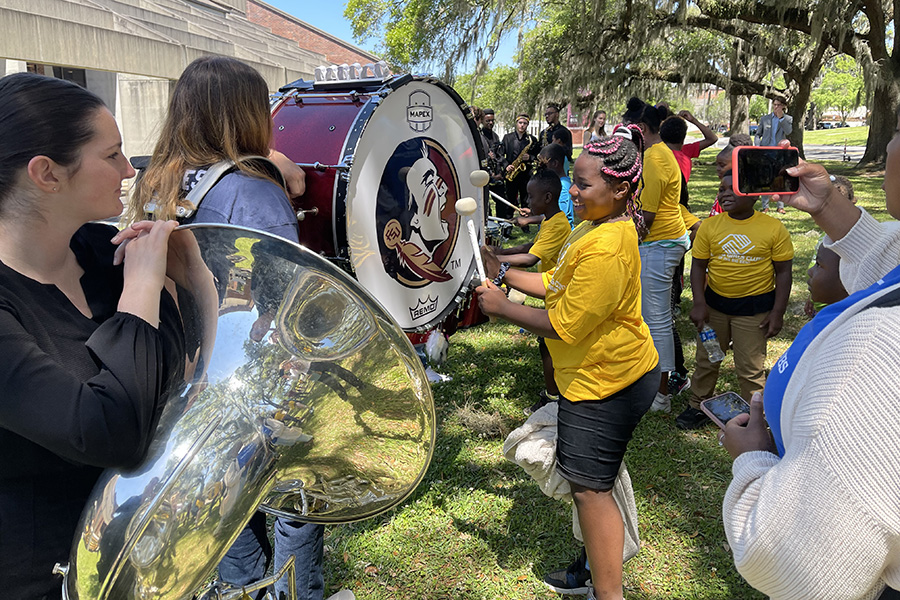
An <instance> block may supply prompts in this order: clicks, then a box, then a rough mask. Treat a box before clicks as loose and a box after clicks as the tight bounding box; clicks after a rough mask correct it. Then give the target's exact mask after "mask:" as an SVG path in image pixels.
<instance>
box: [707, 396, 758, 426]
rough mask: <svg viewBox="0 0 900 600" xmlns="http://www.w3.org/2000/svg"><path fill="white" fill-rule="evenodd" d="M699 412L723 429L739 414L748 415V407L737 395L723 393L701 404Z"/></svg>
mask: <svg viewBox="0 0 900 600" xmlns="http://www.w3.org/2000/svg"><path fill="white" fill-rule="evenodd" d="M700 410H702V411H703V412H704V413H706V416H708V417H709V418H710V419H712V422H713V423H715V424H716V425H718V426H719V428H720V429H725V425H726V424H727V423H728V421H730V420H731V419H733V418H734V417H736V416H738V415H739V414H741V413H747V414H750V405H749V404H747V402H746V401H745V400H744V399H743V398H741V396H740V395H739V394H736V393H734V392H725V393H724V394H720V395H718V396H714V397H712V398H709V399H708V400H704V401H703V402H701V403H700Z"/></svg>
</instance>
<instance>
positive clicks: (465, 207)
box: [456, 171, 484, 217]
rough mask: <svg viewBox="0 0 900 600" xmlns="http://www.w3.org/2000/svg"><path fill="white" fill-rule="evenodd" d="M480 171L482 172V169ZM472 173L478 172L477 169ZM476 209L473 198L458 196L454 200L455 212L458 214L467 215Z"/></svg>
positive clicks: (472, 213) (473, 212) (470, 214)
mask: <svg viewBox="0 0 900 600" xmlns="http://www.w3.org/2000/svg"><path fill="white" fill-rule="evenodd" d="M481 172H482V173H484V171H481ZM472 173H473V174H474V173H478V171H473V172H472ZM477 210H478V203H477V202H475V198H460V199H459V200H457V201H456V214H458V215H462V216H464V217H469V216H472V215H474V214H475V211H477Z"/></svg>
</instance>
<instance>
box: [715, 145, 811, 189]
mask: <svg viewBox="0 0 900 600" xmlns="http://www.w3.org/2000/svg"><path fill="white" fill-rule="evenodd" d="M799 162H800V151H799V150H797V149H796V148H793V147H787V148H782V147H780V146H738V147H737V148H735V149H734V151H733V152H732V153H731V170H732V174H733V181H734V183H733V187H734V193H735V194H736V195H738V196H769V195H772V194H778V195H781V196H784V195H790V194H796V193H797V190H799V189H800V180H799V179H798V178H797V177H794V176H793V175H788V174H787V169H788V168H790V167H796V166H797V165H798V164H799Z"/></svg>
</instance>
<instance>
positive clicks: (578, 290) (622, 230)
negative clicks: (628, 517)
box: [476, 126, 659, 599]
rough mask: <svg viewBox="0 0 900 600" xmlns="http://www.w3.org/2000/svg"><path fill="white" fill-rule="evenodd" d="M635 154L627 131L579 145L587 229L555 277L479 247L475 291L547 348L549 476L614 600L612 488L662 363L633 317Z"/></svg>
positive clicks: (636, 312) (637, 314)
mask: <svg viewBox="0 0 900 600" xmlns="http://www.w3.org/2000/svg"><path fill="white" fill-rule="evenodd" d="M642 150H643V138H642V136H641V133H640V129H639V128H637V127H635V126H627V127H626V126H620V127H618V128H617V129H616V131H615V133H614V134H613V135H612V136H611V137H609V138H605V139H603V140H600V141H598V142H595V143H591V144H588V145H587V146H586V147H585V148H584V151H583V152H582V154H581V155H580V156H579V157H578V160H576V161H575V169H574V175H573V178H572V182H573V184H572V187H571V189H570V194H571V196H572V201H573V207H574V209H575V214H576V215H577V216H579V217H580V218H581V219H582V221H584V222H583V223H581V224H580V225H579V226H578V227H576V228H575V230H574V231H573V232H572V234H571V235H570V236H569V238H568V239H567V240H566V242H565V244H564V245H563V248H562V250H561V251H560V255H559V261H558V263H557V266H556V268H555V269H552V270H550V271H548V272H546V273H529V272H526V271H518V270H512V271H507V270H506V269H505V268H503V267H502V266H501V265H500V263H499V261H498V259H497V258H496V257H495V256H494V255H493V253H491V252H490V250H489V249H484V250H483V254H484V257H485V268H486V270H487V272H488V273H489V274H490V276H495V275H496V276H497V277H496V279H495V280H494V284H490V283H488V284H487V285H482V286H480V287H479V288H478V289H477V290H476V293H477V294H478V302H479V304H480V306H481V310H482V311H484V312H485V313H486V314H488V315H491V316H497V317H501V318H503V319H505V320H507V321H509V322H511V323H514V324H516V325H519V326H520V327H524V328H526V329H529V330H530V331H532V332H534V333H536V334H538V335H541V336H543V337H544V338H545V339H546V341H547V346H548V348H549V349H550V354H551V355H552V357H553V364H554V367H555V371H556V373H555V374H556V383H557V384H558V385H559V389H560V399H559V428H558V440H557V449H556V457H557V463H558V464H557V469H558V471H559V473H560V475H562V476H563V477H564V478H565V479H566V480H567V481H568V482H569V484H570V485H571V487H572V497H573V499H574V501H575V505H576V506H577V507H578V517H579V521H580V524H581V529H582V532H583V533H584V543H585V548H586V550H587V557H588V563H589V564H590V572H591V580H592V581H593V586H594V590H595V593H596V597H597V598H604V599H613V598H614V599H621V598H622V548H623V545H624V527H623V524H622V517H621V515H620V513H619V509H618V508H617V506H616V503H615V501H614V500H613V498H612V494H611V491H612V487H613V483H614V482H615V479H616V475H617V474H618V472H619V466H620V465H621V463H622V458H623V457H624V456H625V450H626V447H627V445H628V441H629V440H630V439H631V435H632V433H633V431H634V428H635V427H636V426H637V424H638V422H639V421H640V420H641V417H642V416H643V415H644V413H646V412H647V410H648V409H649V408H650V404H651V403H652V402H653V397H654V394H655V393H656V390H657V388H658V386H659V369H658V366H657V363H658V362H659V356H658V354H657V352H656V349H655V348H654V346H653V341H652V339H651V338H650V330H649V329H648V328H647V325H646V323H644V321H643V319H642V317H641V278H640V274H641V261H640V254H639V251H638V235H637V231H636V229H635V226H636V225H640V219H641V212H640V205H639V204H638V203H637V202H636V201H635V199H634V192H635V188H636V187H637V183H638V181H639V180H640V177H641V164H642V163H641V152H642ZM636 222H637V223H636ZM498 273H499V274H498ZM502 281H505V282H506V284H507V285H509V286H511V287H514V288H516V289H518V290H521V291H523V292H525V293H527V294H529V295H531V296H535V297H537V298H544V300H545V305H546V310H544V309H538V308H533V307H529V306H523V305H519V304H513V303H512V302H509V301H508V300H507V299H506V295H505V294H504V293H503V292H502V291H500V289H499V288H498V287H497V285H499V284H500V283H501V282H502ZM495 284H496V285H495Z"/></svg>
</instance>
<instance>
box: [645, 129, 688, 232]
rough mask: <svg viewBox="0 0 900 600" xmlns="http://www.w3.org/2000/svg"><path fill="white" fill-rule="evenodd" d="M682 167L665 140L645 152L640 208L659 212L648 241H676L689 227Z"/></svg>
mask: <svg viewBox="0 0 900 600" xmlns="http://www.w3.org/2000/svg"><path fill="white" fill-rule="evenodd" d="M680 199H681V170H680V169H679V168H678V161H676V160H675V155H674V154H672V150H671V149H670V148H669V147H668V146H666V145H665V144H664V143H662V142H659V143H658V144H653V145H652V146H650V148H648V149H647V151H646V152H644V189H643V191H642V192H641V209H642V210H646V211H647V212H652V213H656V217H655V218H654V219H653V226H652V227H651V228H650V233H649V234H647V237H645V238H644V241H645V242H655V241H657V240H677V239H678V238H680V237H681V236H683V235H684V234H685V233H686V232H687V229H686V228H685V226H684V219H683V218H682V216H681V209H680V208H679V207H680V206H681V205H680V204H679V203H678V201H679V200H680Z"/></svg>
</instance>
